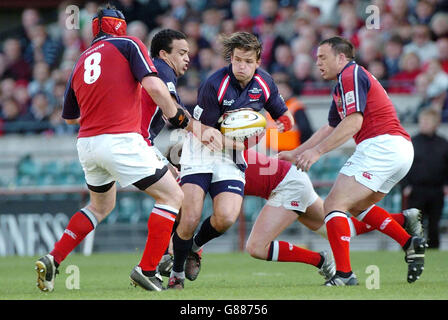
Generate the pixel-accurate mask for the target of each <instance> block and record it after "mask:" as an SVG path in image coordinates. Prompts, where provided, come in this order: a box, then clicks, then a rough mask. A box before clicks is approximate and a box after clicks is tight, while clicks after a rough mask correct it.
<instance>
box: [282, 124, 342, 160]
mask: <svg viewBox="0 0 448 320" xmlns="http://www.w3.org/2000/svg"><path fill="white" fill-rule="evenodd" d="M333 130H334V128H333V127H331V126H329V125H328V124H326V125H324V126H323V127H321V128H320V129H319V130H317V131H316V132H315V133H314V134H313V135H312V136H311V137H310V138H309V139H308V140H306V141H305V142H304V143H302V144H301V145H300V146H298V147H297V148H295V149H294V150H291V151H282V152H280V153H279V154H278V158H279V159H281V160H286V161H290V162H293V163H295V162H296V159H297V157H298V156H299V155H300V154H302V153H303V152H305V151H306V150H308V149H311V148H313V147H315V146H316V145H318V144H319V143H320V142H322V141H323V140H324V139H325V138H327V137H328V136H329V135H330V134H331V133H332V132H333Z"/></svg>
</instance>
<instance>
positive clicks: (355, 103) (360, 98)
mask: <svg viewBox="0 0 448 320" xmlns="http://www.w3.org/2000/svg"><path fill="white" fill-rule="evenodd" d="M339 85H340V91H341V96H342V103H343V105H342V107H343V108H344V111H345V114H346V116H348V115H350V114H352V113H354V112H361V113H364V110H365V108H366V102H367V92H368V91H369V89H370V81H369V78H368V76H367V74H366V73H365V72H364V70H363V69H362V68H361V67H359V66H358V65H355V66H354V67H353V68H349V69H347V70H346V71H344V72H343V73H342V75H341V78H340V83H339Z"/></svg>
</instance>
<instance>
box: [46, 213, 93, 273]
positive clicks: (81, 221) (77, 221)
mask: <svg viewBox="0 0 448 320" xmlns="http://www.w3.org/2000/svg"><path fill="white" fill-rule="evenodd" d="M97 223H98V222H97V220H96V218H95V216H94V215H93V213H92V212H91V211H90V210H88V209H86V208H83V209H81V210H80V211H78V212H76V213H75V214H74V215H73V216H72V217H71V218H70V221H69V222H68V225H67V227H66V228H65V230H64V234H63V235H62V237H61V239H60V240H59V241H58V242H56V243H55V244H54V249H53V250H52V251H51V252H50V254H51V255H52V256H53V257H54V261H55V262H56V263H57V265H59V264H60V263H61V262H62V261H64V259H65V258H66V257H67V256H68V255H69V253H70V252H72V251H73V250H74V249H75V248H76V247H77V246H78V245H79V244H80V243H81V241H82V240H83V239H84V238H85V237H86V236H87V235H88V234H89V233H90V231H92V230H93V229H95V227H96V225H97Z"/></svg>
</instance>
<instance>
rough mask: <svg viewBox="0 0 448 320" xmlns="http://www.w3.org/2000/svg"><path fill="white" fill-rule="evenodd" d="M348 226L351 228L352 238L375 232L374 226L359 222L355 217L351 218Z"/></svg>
mask: <svg viewBox="0 0 448 320" xmlns="http://www.w3.org/2000/svg"><path fill="white" fill-rule="evenodd" d="M348 224H349V226H350V231H351V236H352V237H354V236H359V235H360V234H363V233H367V232H370V231H372V230H375V229H373V228H372V226H370V225H368V224H367V223H365V222H362V221H359V220H358V219H356V218H355V217H350V218H349V219H348Z"/></svg>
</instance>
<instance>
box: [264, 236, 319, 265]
mask: <svg viewBox="0 0 448 320" xmlns="http://www.w3.org/2000/svg"><path fill="white" fill-rule="evenodd" d="M266 260H268V261H278V262H302V263H306V264H311V265H313V266H315V267H318V268H320V267H321V266H322V264H323V261H324V258H323V257H322V256H321V255H320V253H318V252H314V251H311V250H307V249H304V248H300V247H297V246H295V245H293V244H292V243H289V242H286V241H272V242H271V245H270V246H269V254H268V258H267V259H266Z"/></svg>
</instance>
